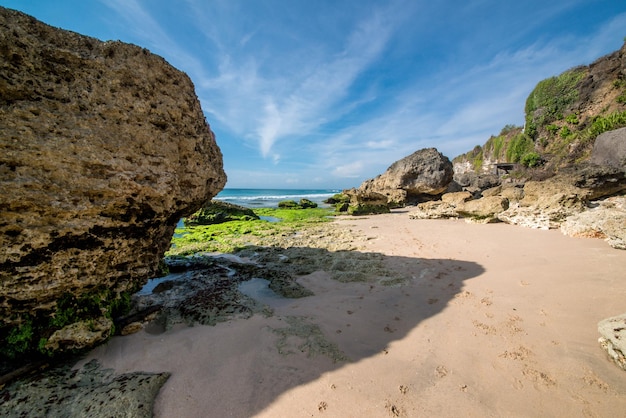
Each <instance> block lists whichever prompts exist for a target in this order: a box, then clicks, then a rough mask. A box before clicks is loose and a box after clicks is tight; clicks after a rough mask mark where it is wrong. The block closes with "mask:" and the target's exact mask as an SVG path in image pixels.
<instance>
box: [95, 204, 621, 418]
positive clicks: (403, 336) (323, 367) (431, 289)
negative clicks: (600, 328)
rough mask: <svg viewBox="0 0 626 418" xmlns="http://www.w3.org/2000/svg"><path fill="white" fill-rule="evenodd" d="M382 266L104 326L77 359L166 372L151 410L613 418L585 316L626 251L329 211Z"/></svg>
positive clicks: (613, 375)
mask: <svg viewBox="0 0 626 418" xmlns="http://www.w3.org/2000/svg"><path fill="white" fill-rule="evenodd" d="M332 228H338V229H343V230H346V229H349V230H351V231H352V232H353V233H354V234H355V235H357V236H359V237H360V238H359V241H358V247H359V248H360V249H359V251H362V252H375V253H380V254H384V255H385V257H384V262H385V263H386V265H387V266H388V268H389V270H390V271H393V272H394V274H393V275H392V277H391V278H390V277H385V278H381V279H380V280H374V281H370V282H348V283H341V282H338V281H336V280H332V279H331V277H330V274H329V273H328V272H323V271H318V272H315V273H313V274H310V275H308V276H304V277H302V278H301V279H299V282H300V283H301V284H302V285H304V286H306V287H307V288H309V289H310V290H312V291H313V292H314V293H315V296H310V297H306V298H301V299H283V298H279V297H276V296H275V295H272V293H271V292H268V291H267V289H263V282H262V281H258V282H255V283H253V284H252V285H251V287H248V288H244V291H245V292H246V293H248V294H251V295H254V296H255V297H256V298H257V299H258V300H259V301H260V302H262V303H264V304H266V305H268V306H269V307H271V308H272V309H273V314H272V315H262V314H255V315H254V316H253V317H252V318H250V319H236V320H231V321H228V322H224V323H220V324H217V325H216V326H194V327H190V328H178V329H172V330H170V331H167V332H165V333H162V334H149V333H147V332H145V331H141V332H139V333H136V334H133V335H130V336H126V337H115V338H113V339H112V340H111V341H110V342H109V343H107V344H106V345H104V346H101V347H99V348H97V349H95V350H94V351H92V352H91V353H90V354H89V356H88V357H87V358H86V359H85V360H84V361H89V360H90V359H94V358H95V359H98V360H99V361H100V363H101V364H102V366H103V367H109V368H113V369H115V371H116V372H119V373H125V372H130V371H146V372H170V373H171V377H170V379H169V380H168V381H167V383H166V384H165V385H164V386H163V388H162V389H161V392H160V394H159V396H158V398H157V400H156V406H155V415H156V416H159V417H172V416H179V417H206V416H216V417H217V416H220V417H226V416H228V417H249V416H260V417H310V416H326V417H364V416H368V417H379V416H380V417H385V416H392V417H393V416H405V417H418V416H442V417H447V416H450V417H452V416H467V417H502V416H523V417H526V416H528V417H533V416H537V417H538V416H542V417H546V416H554V417H557V416H559V417H561V416H568V417H579V416H580V417H594V416H597V417H604V416H619V415H621V414H623V412H624V411H626V374H625V373H626V372H624V371H622V370H620V369H619V368H618V367H617V366H615V365H614V364H612V363H611V362H610V361H609V360H608V359H607V355H606V354H605V352H604V351H602V349H601V348H600V346H599V344H598V342H597V339H598V337H599V334H598V332H597V322H598V321H600V320H601V319H604V318H607V317H610V316H614V315H617V314H621V313H623V312H625V311H626V303H625V302H624V301H626V280H625V279H626V276H625V273H624V272H626V251H620V250H615V249H612V248H611V247H609V246H608V245H607V244H606V243H605V242H603V241H601V240H597V239H575V238H569V237H565V236H563V235H562V234H561V233H560V232H558V231H539V230H530V229H525V228H521V227H515V226H509V225H505V224H492V225H473V224H467V223H465V222H464V221H462V220H411V219H409V218H408V214H407V212H406V211H402V210H400V211H395V212H394V213H392V214H388V215H377V216H371V217H362V218H341V219H339V220H337V221H336V222H334V223H333V225H332ZM337 268H340V266H337Z"/></svg>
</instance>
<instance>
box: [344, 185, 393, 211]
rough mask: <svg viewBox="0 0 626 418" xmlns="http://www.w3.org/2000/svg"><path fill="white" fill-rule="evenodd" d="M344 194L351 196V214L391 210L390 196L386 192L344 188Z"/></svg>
mask: <svg viewBox="0 0 626 418" xmlns="http://www.w3.org/2000/svg"><path fill="white" fill-rule="evenodd" d="M343 194H344V195H346V196H348V197H349V198H350V203H349V204H348V208H347V213H348V214H349V215H375V214H380V213H389V211H390V210H389V203H388V196H386V195H384V194H381V193H377V192H373V191H363V190H360V189H349V190H344V191H343Z"/></svg>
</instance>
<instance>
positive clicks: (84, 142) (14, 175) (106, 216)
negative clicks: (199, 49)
mask: <svg viewBox="0 0 626 418" xmlns="http://www.w3.org/2000/svg"><path fill="white" fill-rule="evenodd" d="M225 181H226V176H225V174H224V171H223V167H222V155H221V152H220V150H219V148H218V146H217V144H216V142H215V138H214V136H213V133H212V132H211V130H210V128H209V126H208V124H207V122H206V120H205V118H204V115H203V113H202V109H201V108H200V103H199V101H198V99H197V97H196V95H195V92H194V86H193V84H192V82H191V80H190V79H189V78H188V77H187V76H186V75H185V74H184V73H182V72H180V71H178V70H176V69H175V68H173V67H172V66H170V65H169V64H168V63H167V62H166V61H165V60H163V59H162V58H160V57H158V56H156V55H153V54H151V53H150V52H149V51H147V50H146V49H142V48H139V47H137V46H133V45H127V44H123V43H121V42H101V41H99V40H96V39H93V38H89V37H85V36H81V35H79V34H76V33H72V32H68V31H63V30H59V29H56V28H52V27H50V26H47V25H45V24H43V23H41V22H39V21H37V20H35V19H33V18H31V17H29V16H26V15H24V14H21V13H19V12H15V11H11V10H7V9H4V8H0V212H1V215H0V248H2V250H1V251H0V317H1V318H2V322H1V323H0V344H2V341H1V340H2V337H3V335H5V334H3V331H2V330H3V329H4V330H5V331H6V330H7V329H9V328H10V327H13V326H17V327H20V326H26V325H29V326H30V327H31V328H32V329H33V330H37V332H43V333H46V332H47V333H48V334H47V335H43V337H49V336H50V333H51V332H52V331H53V330H52V329H47V328H45V327H44V328H41V327H38V326H40V325H41V323H38V324H39V325H37V324H35V323H34V322H32V321H42V320H45V318H47V317H49V316H50V317H51V316H54V315H56V317H55V318H56V319H55V321H52V322H51V324H52V323H55V324H57V325H59V324H62V322H71V319H68V318H65V317H63V319H64V321H61V320H60V319H59V312H56V313H55V310H57V306H56V305H57V301H58V300H59V299H60V298H62V297H63V298H64V300H65V301H67V300H73V301H75V302H76V304H75V305H72V306H71V307H72V309H74V311H72V312H73V313H74V314H78V313H79V312H78V311H77V309H75V308H80V306H82V305H81V303H82V302H80V301H87V300H90V301H91V302H94V303H96V304H97V303H101V305H102V307H103V310H104V311H102V312H101V315H104V316H106V315H110V312H107V309H108V308H107V306H108V304H110V303H113V301H114V300H115V299H116V298H117V297H118V296H119V295H120V294H123V293H124V292H132V291H134V290H136V289H137V288H138V287H139V286H141V285H142V284H143V283H144V282H145V281H146V280H147V279H148V278H150V277H153V276H154V275H156V274H157V271H158V265H159V262H160V260H161V259H162V256H163V253H164V252H165V251H166V250H167V249H168V247H169V245H170V239H171V237H172V234H173V232H174V228H175V226H176V224H177V222H178V220H179V219H180V218H181V217H183V216H185V215H189V214H191V213H193V212H195V211H196V210H197V209H199V208H200V207H201V206H202V204H203V203H204V202H206V201H207V200H209V199H210V198H212V197H213V196H214V195H216V194H217V193H218V192H219V191H220V190H221V189H222V188H223V186H224V184H225ZM68 295H70V296H71V297H69V296H68ZM72 298H73V299H72ZM70 305H71V304H70ZM70 305H68V306H70ZM96 311H97V309H96ZM69 312H70V308H68V309H67V311H64V312H63V313H64V314H67V315H68V316H69ZM91 314H93V315H96V316H97V315H98V312H95V313H94V312H91ZM79 319H80V318H79ZM75 322H78V321H75ZM36 325H37V326H36ZM33 333H35V332H34V331H33ZM64 335H65V334H64ZM5 336H6V335H5ZM20 336H21V337H24V338H25V337H26V336H27V335H26V334H24V333H23V334H20ZM37 337H38V336H37V335H30V338H31V339H33V340H34V339H36V338H37ZM63 338H65V337H63Z"/></svg>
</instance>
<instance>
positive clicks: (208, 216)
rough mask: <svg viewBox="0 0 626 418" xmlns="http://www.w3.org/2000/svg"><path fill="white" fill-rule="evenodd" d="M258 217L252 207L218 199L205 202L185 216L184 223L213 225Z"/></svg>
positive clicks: (256, 218) (251, 219)
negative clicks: (197, 209) (200, 207)
mask: <svg viewBox="0 0 626 418" xmlns="http://www.w3.org/2000/svg"><path fill="white" fill-rule="evenodd" d="M258 219H259V217H258V216H257V215H256V213H254V211H253V210H252V209H249V208H246V207H243V206H239V205H234V204H232V203H228V202H222V201H219V200H211V201H209V202H207V203H206V204H205V205H204V206H202V209H200V210H199V211H197V212H196V213H194V214H193V215H191V216H189V217H187V218H185V225H213V224H220V223H223V222H230V221H253V220H258Z"/></svg>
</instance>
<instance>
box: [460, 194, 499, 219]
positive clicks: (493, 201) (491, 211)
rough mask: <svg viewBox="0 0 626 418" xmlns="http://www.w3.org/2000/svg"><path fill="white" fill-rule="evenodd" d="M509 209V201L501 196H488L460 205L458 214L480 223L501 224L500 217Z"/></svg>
mask: <svg viewBox="0 0 626 418" xmlns="http://www.w3.org/2000/svg"><path fill="white" fill-rule="evenodd" d="M508 208H509V200H508V199H507V198H504V197H501V196H487V197H483V198H482V199H477V200H470V201H467V202H464V203H460V204H459V205H457V207H456V211H457V213H459V214H460V215H461V216H464V217H466V218H468V219H470V220H473V221H475V222H480V223H491V222H500V219H499V218H498V215H499V214H500V213H502V212H503V211H505V210H507V209H508Z"/></svg>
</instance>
